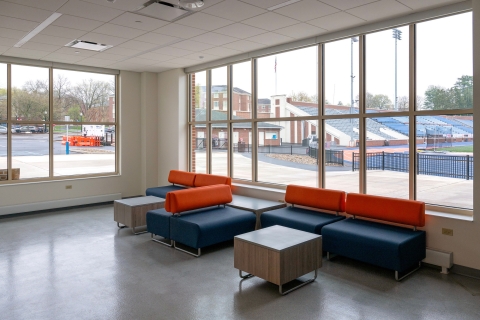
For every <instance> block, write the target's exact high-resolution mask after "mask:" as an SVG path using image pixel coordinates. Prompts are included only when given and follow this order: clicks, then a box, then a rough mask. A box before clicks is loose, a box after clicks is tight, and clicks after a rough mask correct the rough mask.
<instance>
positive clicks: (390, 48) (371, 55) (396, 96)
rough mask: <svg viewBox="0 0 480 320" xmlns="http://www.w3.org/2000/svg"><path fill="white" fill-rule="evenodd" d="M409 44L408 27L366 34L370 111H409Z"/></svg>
mask: <svg viewBox="0 0 480 320" xmlns="http://www.w3.org/2000/svg"><path fill="white" fill-rule="evenodd" d="M408 44H409V42H408V26H407V27H401V28H396V29H391V30H385V31H382V32H376V33H372V34H368V35H367V36H366V73H365V74H366V86H367V93H366V101H365V104H366V108H367V110H376V111H377V110H378V111H380V110H388V111H406V110H408V92H409V91H408V68H409V61H408V60H409V52H408V47H409V45H408ZM356 100H358V98H355V101H356Z"/></svg>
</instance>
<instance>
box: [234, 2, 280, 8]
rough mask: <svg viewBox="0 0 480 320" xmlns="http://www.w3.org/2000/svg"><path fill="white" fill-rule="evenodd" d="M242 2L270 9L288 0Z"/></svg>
mask: <svg viewBox="0 0 480 320" xmlns="http://www.w3.org/2000/svg"><path fill="white" fill-rule="evenodd" d="M242 2H246V3H250V4H252V5H254V6H257V7H260V8H263V9H268V8H270V7H273V6H276V5H278V4H280V3H284V2H287V0H262V1H258V0H242Z"/></svg>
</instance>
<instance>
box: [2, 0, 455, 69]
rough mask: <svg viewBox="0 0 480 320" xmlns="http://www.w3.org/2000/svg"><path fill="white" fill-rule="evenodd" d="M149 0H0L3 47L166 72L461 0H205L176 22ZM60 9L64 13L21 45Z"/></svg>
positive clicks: (6, 51) (32, 55) (22, 53)
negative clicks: (152, 12) (150, 12)
mask: <svg viewBox="0 0 480 320" xmlns="http://www.w3.org/2000/svg"><path fill="white" fill-rule="evenodd" d="M147 1H148V0H116V1H115V2H114V3H111V2H108V1H107V0H4V1H1V0H0V54H1V55H3V56H11V57H21V58H29V59H39V60H45V61H52V62H62V63H70V64H79V65H86V66H94V67H104V68H114V69H120V70H131V71H139V72H142V71H151V72H162V71H165V70H169V69H173V68H180V67H182V68H183V67H189V66H193V65H196V64H200V63H203V62H207V61H213V60H217V59H220V58H225V57H228V56H233V55H236V54H239V53H242V52H248V51H252V50H257V49H261V48H265V47H270V46H273V45H278V44H281V43H287V42H291V41H294V40H299V39H302V38H308V37H312V36H316V35H320V34H324V33H329V32H332V31H338V30H341V29H345V28H349V27H353V26H357V25H362V24H367V23H370V22H372V21H377V20H384V19H388V18H391V17H397V16H402V15H406V14H410V13H413V12H415V11H422V10H425V9H429V8H434V7H438V6H443V5H447V4H450V3H454V2H459V0H397V1H395V0H321V1H317V0H301V1H298V2H295V3H293V4H290V5H287V6H283V7H281V8H278V9H275V10H268V8H271V7H273V6H276V5H278V4H281V3H284V2H286V1H287V0H224V1H222V0H205V5H204V6H203V7H202V8H200V9H199V10H198V9H197V10H195V11H194V13H192V14H190V15H188V16H186V17H183V18H181V19H179V20H175V21H174V22H173V23H170V22H168V21H164V20H159V19H155V18H150V17H147V16H144V15H139V14H138V13H137V12H138V10H139V8H141V6H142V5H143V4H144V3H146V2H147ZM164 1H168V2H171V3H174V4H176V3H177V2H178V1H176V0H164ZM53 12H59V13H61V14H62V16H61V17H60V18H58V19H57V20H56V21H55V22H54V23H52V24H51V25H50V26H48V27H47V28H45V29H44V30H43V31H42V32H40V33H39V34H38V35H37V36H35V37H33V38H32V39H31V40H29V41H28V42H26V43H25V44H24V45H23V46H21V47H20V48H16V47H14V45H15V44H16V43H17V42H18V41H19V40H20V39H22V38H23V37H24V36H25V35H26V34H28V33H29V32H30V31H31V30H33V29H34V28H36V27H37V26H38V25H39V24H40V23H42V22H43V21H44V20H45V19H46V18H48V17H49V16H50V15H51V14H52V13H53ZM138 21H140V22H138ZM74 39H81V40H84V41H93V42H98V43H103V44H108V45H113V46H114V47H113V48H111V49H108V50H106V51H104V52H100V53H98V52H94V51H88V50H81V49H73V48H68V47H65V44H67V43H69V42H71V41H72V40H74ZM200 57H202V58H200Z"/></svg>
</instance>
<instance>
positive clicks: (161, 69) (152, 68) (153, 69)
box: [148, 65, 175, 72]
mask: <svg viewBox="0 0 480 320" xmlns="http://www.w3.org/2000/svg"><path fill="white" fill-rule="evenodd" d="M171 69H175V68H173V67H160V66H155V65H153V66H148V70H150V72H164V71H167V70H171Z"/></svg>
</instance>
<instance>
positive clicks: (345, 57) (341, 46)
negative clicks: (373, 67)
mask: <svg viewBox="0 0 480 320" xmlns="http://www.w3.org/2000/svg"><path fill="white" fill-rule="evenodd" d="M324 51H325V59H324V60H325V107H326V108H330V109H332V108H333V109H335V110H338V111H339V112H341V113H358V100H359V98H358V97H359V95H358V88H359V87H358V79H359V73H358V70H359V69H358V60H359V56H358V53H359V49H358V37H353V38H349V39H345V40H340V41H335V42H330V43H326V44H325V50H324Z"/></svg>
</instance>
